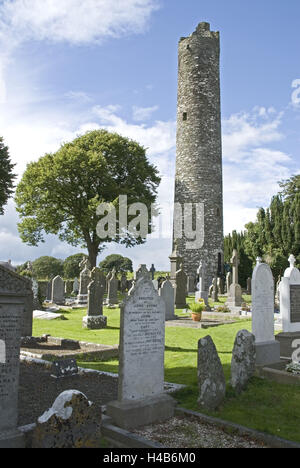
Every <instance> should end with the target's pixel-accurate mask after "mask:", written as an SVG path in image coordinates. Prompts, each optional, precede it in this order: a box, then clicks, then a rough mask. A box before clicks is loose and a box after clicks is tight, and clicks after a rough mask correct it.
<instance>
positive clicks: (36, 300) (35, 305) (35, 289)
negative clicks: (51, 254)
mask: <svg viewBox="0 0 300 468" xmlns="http://www.w3.org/2000/svg"><path fill="white" fill-rule="evenodd" d="M31 285H32V286H31V287H32V292H33V309H34V310H40V309H42V308H43V306H42V304H41V302H40V299H39V283H38V281H37V280H36V279H33V278H32V279H31Z"/></svg>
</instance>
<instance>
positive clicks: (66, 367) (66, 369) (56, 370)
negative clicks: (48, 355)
mask: <svg viewBox="0 0 300 468" xmlns="http://www.w3.org/2000/svg"><path fill="white" fill-rule="evenodd" d="M76 374H78V367H77V362H76V360H75V359H61V360H60V361H53V364H52V368H51V375H52V377H55V378H57V379H59V378H63V377H70V376H72V375H76Z"/></svg>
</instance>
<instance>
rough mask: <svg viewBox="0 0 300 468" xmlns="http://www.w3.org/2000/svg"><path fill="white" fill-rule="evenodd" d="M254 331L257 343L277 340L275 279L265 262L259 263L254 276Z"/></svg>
mask: <svg viewBox="0 0 300 468" xmlns="http://www.w3.org/2000/svg"><path fill="white" fill-rule="evenodd" d="M252 333H253V335H254V336H255V341H256V343H262V342H266V341H274V340H275V337H274V279H273V275H272V272H271V269H270V267H269V265H267V264H265V263H258V264H257V265H256V267H255V268H254V271H253V276H252Z"/></svg>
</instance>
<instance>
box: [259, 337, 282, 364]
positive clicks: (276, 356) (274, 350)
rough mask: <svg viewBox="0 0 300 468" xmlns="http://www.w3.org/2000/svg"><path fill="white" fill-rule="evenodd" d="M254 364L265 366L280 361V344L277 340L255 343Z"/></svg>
mask: <svg viewBox="0 0 300 468" xmlns="http://www.w3.org/2000/svg"><path fill="white" fill-rule="evenodd" d="M255 349H256V365H257V366H265V365H267V364H275V363H276V362H279V361H280V344H279V343H278V341H276V340H275V341H264V342H262V343H255Z"/></svg>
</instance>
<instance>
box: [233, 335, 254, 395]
mask: <svg viewBox="0 0 300 468" xmlns="http://www.w3.org/2000/svg"><path fill="white" fill-rule="evenodd" d="M255 363H256V349H255V336H254V335H252V333H250V332H248V330H240V331H239V332H238V333H237V335H236V337H235V341H234V347H233V351H232V359H231V385H232V387H233V388H234V390H235V391H236V392H237V393H240V392H242V391H243V390H245V389H246V387H247V384H248V382H249V380H250V379H251V377H253V375H254V372H255Z"/></svg>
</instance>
